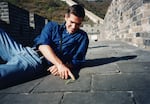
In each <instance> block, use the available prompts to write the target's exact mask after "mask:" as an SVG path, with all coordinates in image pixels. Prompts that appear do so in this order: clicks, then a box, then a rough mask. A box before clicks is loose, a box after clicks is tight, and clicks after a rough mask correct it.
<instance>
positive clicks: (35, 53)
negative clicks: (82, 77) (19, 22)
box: [0, 5, 89, 84]
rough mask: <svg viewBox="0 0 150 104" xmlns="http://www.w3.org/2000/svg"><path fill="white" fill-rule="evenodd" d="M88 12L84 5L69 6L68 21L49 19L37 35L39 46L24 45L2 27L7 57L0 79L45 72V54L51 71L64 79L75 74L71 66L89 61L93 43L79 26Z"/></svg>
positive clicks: (1, 44) (0, 50)
mask: <svg viewBox="0 0 150 104" xmlns="http://www.w3.org/2000/svg"><path fill="white" fill-rule="evenodd" d="M84 16H85V11H84V8H83V7H82V6H80V5H73V6H71V7H69V8H68V10H67V13H66V14H65V23H64V24H63V25H59V24H57V23H56V22H49V23H48V24H47V25H45V27H44V28H43V30H42V32H41V34H40V35H39V36H38V37H37V38H35V48H30V47H23V46H22V45H21V44H18V43H16V42H15V41H13V40H12V39H11V38H10V37H8V35H7V33H5V32H4V31H3V30H0V47H1V48H0V57H1V58H2V59H3V60H4V61H6V64H1V65H0V81H1V80H2V81H3V80H8V81H12V80H13V79H14V80H16V79H20V78H26V77H27V76H36V75H37V74H39V73H40V74H41V73H42V71H43V70H44V69H43V68H44V67H45V66H44V64H45V61H43V60H44V59H43V56H44V58H45V59H46V63H48V66H49V68H48V69H47V70H48V71H50V72H51V74H53V75H56V76H59V77H61V78H62V79H68V77H71V78H73V75H72V73H71V70H78V68H80V66H81V65H82V63H83V62H84V61H85V55H86V52H87V48H88V44H89V40H88V36H87V34H86V32H84V31H83V30H81V29H79V27H80V25H81V23H82V21H83V19H84ZM40 53H41V54H40ZM0 84H1V83H0Z"/></svg>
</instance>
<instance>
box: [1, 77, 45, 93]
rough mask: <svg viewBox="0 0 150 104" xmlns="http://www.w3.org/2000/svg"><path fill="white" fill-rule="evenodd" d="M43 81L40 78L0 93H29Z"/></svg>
mask: <svg viewBox="0 0 150 104" xmlns="http://www.w3.org/2000/svg"><path fill="white" fill-rule="evenodd" d="M42 80H43V79H42V78H39V79H36V80H32V81H29V82H26V83H23V84H19V85H16V86H12V87H9V88H6V89H2V90H0V93H29V92H31V91H32V90H33V89H34V87H35V86H37V85H38V84H39V83H40V82H41V81H42Z"/></svg>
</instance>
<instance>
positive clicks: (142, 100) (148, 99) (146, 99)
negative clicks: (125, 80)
mask: <svg viewBox="0 0 150 104" xmlns="http://www.w3.org/2000/svg"><path fill="white" fill-rule="evenodd" d="M133 94H134V97H135V102H136V104H150V91H135V92H133Z"/></svg>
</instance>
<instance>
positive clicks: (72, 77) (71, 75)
mask: <svg viewBox="0 0 150 104" xmlns="http://www.w3.org/2000/svg"><path fill="white" fill-rule="evenodd" d="M68 74H69V76H70V77H71V79H72V80H76V79H75V77H74V75H73V74H72V73H71V72H69V73H68Z"/></svg>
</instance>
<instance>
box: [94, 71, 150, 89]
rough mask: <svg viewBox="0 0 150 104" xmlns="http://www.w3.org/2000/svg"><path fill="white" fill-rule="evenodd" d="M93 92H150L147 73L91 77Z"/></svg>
mask: <svg viewBox="0 0 150 104" xmlns="http://www.w3.org/2000/svg"><path fill="white" fill-rule="evenodd" d="M92 80H93V82H92V89H93V91H138V90H147V91H149V90H150V77H149V73H132V74H131V73H126V74H114V75H100V74H97V75H93V79H92Z"/></svg>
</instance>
